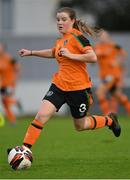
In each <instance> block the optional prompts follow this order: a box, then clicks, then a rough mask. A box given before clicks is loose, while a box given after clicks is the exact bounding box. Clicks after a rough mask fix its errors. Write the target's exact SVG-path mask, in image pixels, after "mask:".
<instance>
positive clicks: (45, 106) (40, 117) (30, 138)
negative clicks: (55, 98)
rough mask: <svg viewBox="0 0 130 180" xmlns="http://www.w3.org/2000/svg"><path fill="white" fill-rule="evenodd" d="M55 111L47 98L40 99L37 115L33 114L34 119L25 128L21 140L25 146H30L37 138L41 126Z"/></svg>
mask: <svg viewBox="0 0 130 180" xmlns="http://www.w3.org/2000/svg"><path fill="white" fill-rule="evenodd" d="M55 112H56V107H55V106H54V105H53V104H52V103H51V102H49V101H48V100H43V101H42V103H41V106H40V109H39V111H38V113H37V115H36V116H35V118H34V120H33V121H32V123H31V124H30V126H29V127H28V129H27V132H26V135H25V137H24V141H23V143H24V145H25V146H27V147H29V148H31V146H32V145H33V144H34V143H35V142H36V140H37V139H38V137H39V135H40V133H41V131H42V129H43V126H44V125H45V124H46V122H47V121H48V120H49V119H50V118H51V117H52V116H53V114H54V113H55Z"/></svg>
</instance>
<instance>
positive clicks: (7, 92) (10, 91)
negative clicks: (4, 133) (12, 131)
mask: <svg viewBox="0 0 130 180" xmlns="http://www.w3.org/2000/svg"><path fill="white" fill-rule="evenodd" d="M19 72H20V64H19V63H18V62H17V61H16V60H14V59H13V58H12V56H11V55H10V54H9V53H8V52H7V51H6V49H5V47H4V45H3V44H2V43H0V95H1V102H2V105H3V108H4V111H5V114H6V117H7V120H8V121H9V122H10V123H11V124H13V125H14V124H15V123H16V115H15V113H14V112H13V110H12V106H13V105H16V106H17V107H18V108H19V107H20V106H19V105H20V103H19V101H18V100H17V99H16V97H15V88H16V84H17V80H18V76H19Z"/></svg>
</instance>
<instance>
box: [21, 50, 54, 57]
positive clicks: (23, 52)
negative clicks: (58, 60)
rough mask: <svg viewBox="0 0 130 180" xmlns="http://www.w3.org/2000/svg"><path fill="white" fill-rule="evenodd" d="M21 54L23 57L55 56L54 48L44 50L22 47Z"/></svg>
mask: <svg viewBox="0 0 130 180" xmlns="http://www.w3.org/2000/svg"><path fill="white" fill-rule="evenodd" d="M19 55H20V56H21V57H24V56H37V57H44V58H54V53H53V49H44V50H28V49H21V50H19Z"/></svg>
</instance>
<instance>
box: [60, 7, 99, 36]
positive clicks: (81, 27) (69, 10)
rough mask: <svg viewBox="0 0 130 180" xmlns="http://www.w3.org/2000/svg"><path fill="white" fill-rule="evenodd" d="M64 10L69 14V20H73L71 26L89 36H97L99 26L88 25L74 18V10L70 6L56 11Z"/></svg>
mask: <svg viewBox="0 0 130 180" xmlns="http://www.w3.org/2000/svg"><path fill="white" fill-rule="evenodd" d="M61 12H65V13H67V14H68V15H69V17H70V19H71V20H73V19H74V20H75V22H74V25H73V28H75V29H77V30H79V31H81V32H82V33H86V34H89V35H90V36H94V37H95V36H97V35H98V34H99V33H100V29H99V28H92V27H90V26H89V25H88V24H87V23H86V22H85V21H83V20H81V19H77V18H76V12H75V11H74V10H73V9H72V8H70V7H63V8H61V9H59V10H58V11H57V13H61Z"/></svg>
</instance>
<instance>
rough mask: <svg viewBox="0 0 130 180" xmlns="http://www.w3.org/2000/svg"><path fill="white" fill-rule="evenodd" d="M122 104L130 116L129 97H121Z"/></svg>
mask: <svg viewBox="0 0 130 180" xmlns="http://www.w3.org/2000/svg"><path fill="white" fill-rule="evenodd" d="M120 103H121V104H122V105H123V106H124V108H125V109H126V111H127V113H128V114H130V101H129V100H128V97H127V96H125V95H122V96H120Z"/></svg>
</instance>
